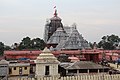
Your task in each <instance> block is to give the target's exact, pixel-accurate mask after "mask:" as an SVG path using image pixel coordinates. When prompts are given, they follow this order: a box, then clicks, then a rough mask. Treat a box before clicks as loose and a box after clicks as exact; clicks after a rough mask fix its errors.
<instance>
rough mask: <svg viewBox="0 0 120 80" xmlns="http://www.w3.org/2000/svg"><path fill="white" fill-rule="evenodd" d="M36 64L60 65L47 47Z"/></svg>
mask: <svg viewBox="0 0 120 80" xmlns="http://www.w3.org/2000/svg"><path fill="white" fill-rule="evenodd" d="M36 63H58V60H57V58H56V57H55V56H54V54H52V52H51V51H50V50H49V49H48V48H47V47H46V48H45V49H44V50H43V51H42V53H41V54H39V56H38V57H37V59H36Z"/></svg>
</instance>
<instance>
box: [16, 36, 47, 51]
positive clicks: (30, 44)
mask: <svg viewBox="0 0 120 80" xmlns="http://www.w3.org/2000/svg"><path fill="white" fill-rule="evenodd" d="M44 47H45V42H44V41H43V40H42V39H40V38H34V39H32V40H31V38H29V37H25V38H23V40H22V41H21V43H20V44H19V46H18V49H20V50H23V49H34V50H43V49H44Z"/></svg>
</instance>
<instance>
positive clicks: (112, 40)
mask: <svg viewBox="0 0 120 80" xmlns="http://www.w3.org/2000/svg"><path fill="white" fill-rule="evenodd" d="M119 43H120V38H119V37H118V36H116V35H113V34H112V35H110V36H108V35H107V36H103V37H102V40H101V41H100V42H99V43H98V47H99V48H101V47H102V48H103V49H106V50H113V49H117V47H118V46H119Z"/></svg>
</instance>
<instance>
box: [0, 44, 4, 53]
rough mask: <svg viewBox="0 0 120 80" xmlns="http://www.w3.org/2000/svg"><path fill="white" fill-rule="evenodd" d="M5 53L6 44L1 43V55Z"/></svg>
mask: <svg viewBox="0 0 120 80" xmlns="http://www.w3.org/2000/svg"><path fill="white" fill-rule="evenodd" d="M3 53H4V43H2V42H0V55H3Z"/></svg>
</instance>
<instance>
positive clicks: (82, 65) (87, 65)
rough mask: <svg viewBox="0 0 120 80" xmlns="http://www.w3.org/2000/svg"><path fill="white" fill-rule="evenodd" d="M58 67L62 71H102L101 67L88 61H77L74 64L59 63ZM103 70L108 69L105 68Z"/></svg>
mask: <svg viewBox="0 0 120 80" xmlns="http://www.w3.org/2000/svg"><path fill="white" fill-rule="evenodd" d="M60 66H61V67H63V68H64V69H103V66H102V65H99V64H96V63H94V62H90V61H77V62H74V63H60ZM104 69H109V67H105V66H104Z"/></svg>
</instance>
